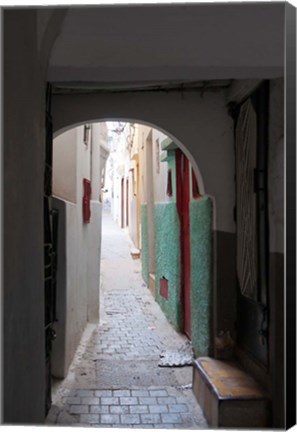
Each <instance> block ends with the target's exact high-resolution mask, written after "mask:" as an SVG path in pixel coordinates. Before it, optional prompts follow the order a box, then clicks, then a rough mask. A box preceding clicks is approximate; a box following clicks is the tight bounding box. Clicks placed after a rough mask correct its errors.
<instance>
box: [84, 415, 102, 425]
mask: <svg viewBox="0 0 297 432" xmlns="http://www.w3.org/2000/svg"><path fill="white" fill-rule="evenodd" d="M80 423H90V424H92V423H99V414H81V416H80Z"/></svg>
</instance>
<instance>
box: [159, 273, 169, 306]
mask: <svg viewBox="0 0 297 432" xmlns="http://www.w3.org/2000/svg"><path fill="white" fill-rule="evenodd" d="M160 296H161V297H164V298H165V299H166V300H168V279H166V278H164V276H163V277H161V278H160Z"/></svg>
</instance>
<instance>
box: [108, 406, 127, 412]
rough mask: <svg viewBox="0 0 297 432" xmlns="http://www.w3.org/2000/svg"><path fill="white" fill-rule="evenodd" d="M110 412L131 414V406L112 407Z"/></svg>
mask: <svg viewBox="0 0 297 432" xmlns="http://www.w3.org/2000/svg"><path fill="white" fill-rule="evenodd" d="M109 411H110V413H111V414H129V406H128V405H124V406H120V405H110V406H109Z"/></svg>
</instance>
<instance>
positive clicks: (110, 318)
mask: <svg viewBox="0 0 297 432" xmlns="http://www.w3.org/2000/svg"><path fill="white" fill-rule="evenodd" d="M102 239H103V240H102V252H101V287H100V290H101V292H100V302H101V304H100V325H99V326H98V325H92V324H89V325H88V326H87V328H86V330H85V332H84V335H83V338H82V342H81V344H80V346H79V348H78V350H77V352H76V355H75V358H74V360H73V362H72V364H71V366H70V369H69V373H68V376H67V377H66V379H65V380H63V381H62V382H61V381H60V382H58V381H57V382H55V383H54V385H53V406H52V408H51V410H50V413H49V415H48V418H47V423H54V424H73V425H78V426H83V425H85V426H87V425H91V426H101V427H111V426H112V427H126V428H129V427H136V428H170V429H172V428H178V429H181V428H187V429H190V428H192V429H197V428H206V427H207V423H206V421H205V419H204V417H203V414H202V412H201V409H200V407H199V406H198V405H197V402H196V400H195V397H194V395H193V393H192V389H191V382H192V367H191V366H184V367H160V366H158V362H159V360H160V354H161V353H162V352H163V351H164V350H168V349H169V350H170V349H171V348H178V347H179V346H181V345H183V344H184V343H185V342H186V338H185V337H184V336H183V335H180V334H178V333H177V332H176V331H175V330H174V329H173V328H172V326H171V325H170V324H169V323H168V322H167V320H166V318H165V317H164V315H163V313H162V311H161V309H160V308H159V306H158V304H157V303H156V302H155V300H154V299H153V297H152V295H151V293H150V292H149V290H148V288H147V287H146V286H145V284H144V282H143V280H142V277H141V263H140V260H133V259H132V258H131V256H130V249H131V247H132V244H131V242H130V240H129V237H128V234H127V233H126V232H125V231H124V230H121V229H120V228H118V227H117V226H116V224H115V223H114V222H113V221H112V219H111V216H110V214H108V213H104V214H103V227H102Z"/></svg>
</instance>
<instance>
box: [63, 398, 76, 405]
mask: <svg viewBox="0 0 297 432" xmlns="http://www.w3.org/2000/svg"><path fill="white" fill-rule="evenodd" d="M62 400H63V402H65V403H67V404H69V405H78V404H80V397H63V399H62Z"/></svg>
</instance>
